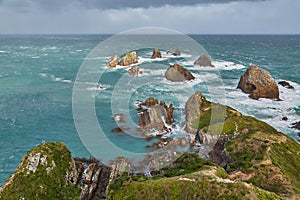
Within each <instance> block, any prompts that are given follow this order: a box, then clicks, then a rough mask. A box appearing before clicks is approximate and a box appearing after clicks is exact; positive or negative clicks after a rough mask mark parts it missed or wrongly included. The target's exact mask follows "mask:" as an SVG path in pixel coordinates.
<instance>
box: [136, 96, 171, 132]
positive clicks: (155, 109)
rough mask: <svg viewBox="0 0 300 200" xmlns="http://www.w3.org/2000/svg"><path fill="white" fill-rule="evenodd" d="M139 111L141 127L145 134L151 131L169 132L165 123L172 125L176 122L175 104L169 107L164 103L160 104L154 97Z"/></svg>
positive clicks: (143, 104)
mask: <svg viewBox="0 0 300 200" xmlns="http://www.w3.org/2000/svg"><path fill="white" fill-rule="evenodd" d="M137 111H138V115H139V126H140V128H142V129H144V130H145V132H149V131H150V130H151V129H155V130H157V131H162V132H165V131H169V130H168V129H167V127H166V125H165V123H166V124H172V123H173V122H174V119H173V111H174V107H173V104H170V105H169V107H168V106H167V105H166V104H165V102H164V101H161V102H160V103H158V100H157V99H154V98H152V97H150V98H148V99H147V100H146V101H145V102H144V103H142V104H140V106H139V108H138V109H137Z"/></svg>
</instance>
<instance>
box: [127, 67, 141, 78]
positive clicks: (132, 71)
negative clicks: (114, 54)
mask: <svg viewBox="0 0 300 200" xmlns="http://www.w3.org/2000/svg"><path fill="white" fill-rule="evenodd" d="M128 73H129V74H130V75H131V76H137V75H139V74H140V67H139V66H133V67H131V69H129V70H128Z"/></svg>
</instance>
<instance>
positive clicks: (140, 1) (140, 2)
mask: <svg viewBox="0 0 300 200" xmlns="http://www.w3.org/2000/svg"><path fill="white" fill-rule="evenodd" d="M2 1H4V2H8V3H9V4H10V5H11V6H16V7H22V8H23V9H25V8H30V7H32V6H38V7H40V8H42V9H43V10H49V11H59V10H65V9H68V8H69V7H82V8H88V9H99V10H105V9H122V8H149V7H162V6H166V5H172V6H193V5H198V4H216V3H217V4H219V3H230V2H242V1H248V2H251V1H252V2H258V1H267V0H185V1H184V0H23V1H20V0H0V5H1V2H2Z"/></svg>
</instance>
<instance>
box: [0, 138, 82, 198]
mask: <svg viewBox="0 0 300 200" xmlns="http://www.w3.org/2000/svg"><path fill="white" fill-rule="evenodd" d="M37 153H41V155H47V163H48V164H47V165H42V164H39V165H38V168H37V171H36V172H35V173H33V172H30V174H27V169H26V166H27V163H28V161H27V159H28V157H29V156H32V155H36V154H37ZM71 159H72V157H71V153H70V151H69V150H68V149H67V147H66V146H65V145H64V144H63V143H59V142H55V143H44V144H42V145H40V146H38V147H36V148H34V149H33V150H31V151H30V152H28V153H27V154H26V155H25V156H24V157H23V159H22V161H21V164H20V165H19V167H18V168H17V170H16V171H15V173H14V175H13V176H12V177H11V178H10V179H8V180H7V181H6V183H4V185H6V186H5V187H4V188H3V190H2V191H1V193H0V196H1V198H0V199H9V200H14V199H21V198H25V199H78V197H79V194H80V189H79V188H76V187H75V186H74V185H69V184H67V183H66V179H65V177H66V172H67V170H68V168H69V166H70V162H71ZM52 160H53V161H54V162H55V163H56V166H55V167H54V168H53V170H52V171H50V172H49V173H47V172H46V168H47V167H52ZM9 182H10V183H9Z"/></svg>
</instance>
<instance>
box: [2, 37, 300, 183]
mask: <svg viewBox="0 0 300 200" xmlns="http://www.w3.org/2000/svg"><path fill="white" fill-rule="evenodd" d="M109 37H110V35H0V185H2V184H3V182H4V181H5V180H6V179H7V178H8V177H9V176H10V175H11V174H12V173H13V172H14V170H15V169H16V167H17V166H18V164H19V162H20V160H21V158H22V157H23V156H24V154H25V153H26V152H27V151H29V150H30V149H32V148H33V147H35V146H37V145H39V144H40V143H42V142H46V141H61V142H64V143H65V144H66V145H67V146H68V148H69V149H70V150H71V152H72V154H73V156H77V157H90V153H89V152H88V151H87V150H86V148H85V147H84V145H83V144H82V142H81V140H80V137H79V136H78V134H77V130H76V128H75V125H74V120H73V114H72V90H73V85H74V82H75V79H76V75H77V72H78V69H79V68H80V66H81V64H82V62H83V61H84V59H85V58H86V57H87V56H88V54H89V53H90V52H91V51H92V50H93V49H94V48H95V47H96V46H97V45H98V44H100V43H101V42H103V41H105V40H106V39H107V38H109ZM190 37H191V38H193V39H194V40H195V41H197V42H198V43H199V44H201V45H202V46H203V47H204V48H205V49H206V51H207V52H208V53H209V55H210V56H211V57H212V59H213V65H215V68H214V69H208V68H206V69H200V70H195V69H194V66H193V62H194V60H195V59H196V57H194V56H193V55H192V54H191V52H190V50H189V49H180V50H181V52H182V55H181V56H179V57H174V56H170V55H168V54H167V53H166V52H167V50H168V49H169V48H176V47H172V46H171V45H170V46H167V47H165V49H162V50H161V52H162V55H163V58H162V59H158V60H155V61H153V60H151V59H150V58H151V54H152V50H153V49H147V47H145V48H143V49H134V50H136V52H137V55H138V57H139V60H140V63H138V65H139V66H140V68H141V70H142V71H143V74H142V75H140V77H145V76H147V77H148V78H150V79H153V80H155V82H156V83H157V84H158V86H156V85H155V84H154V85H152V86H149V85H148V86H147V85H146V86H144V87H139V88H138V89H136V90H135V91H130V88H131V86H130V83H128V87H127V89H128V92H132V97H131V100H130V105H128V106H129V109H130V112H131V115H132V118H133V120H135V121H137V116H136V114H135V109H136V102H137V101H143V100H145V99H146V98H148V97H150V96H153V97H155V98H159V100H165V101H166V103H173V104H174V105H175V120H176V121H178V122H179V121H180V122H182V118H183V115H182V112H183V108H184V106H183V105H179V104H178V102H179V100H178V97H180V94H174V93H173V92H172V91H171V90H170V88H171V87H172V84H173V86H174V83H171V82H169V81H167V80H166V79H165V78H164V72H165V70H166V69H167V67H168V66H169V65H170V64H173V63H178V64H181V65H183V66H185V67H186V68H187V69H189V70H190V71H191V72H192V73H193V74H194V75H195V77H196V80H195V81H192V82H187V83H185V84H186V85H188V86H189V87H192V88H193V89H194V90H195V91H200V92H202V93H203V94H204V95H205V96H207V98H208V99H210V91H209V90H208V88H209V87H210V84H212V85H213V81H208V80H214V79H213V77H214V76H215V72H216V71H218V73H219V74H220V78H221V79H222V81H223V87H224V88H223V89H224V91H225V93H224V95H225V96H226V104H227V105H229V106H232V107H233V108H235V109H237V110H239V111H241V112H242V113H243V114H245V115H251V116H254V117H256V118H258V119H260V120H263V121H265V122H267V123H269V124H271V125H272V126H274V127H275V128H276V129H277V130H279V131H282V132H283V133H285V134H287V135H289V136H290V137H292V138H294V139H295V140H298V139H299V137H298V136H297V134H298V132H299V131H297V130H295V129H292V128H290V127H291V124H292V123H293V122H296V121H299V120H300V35H190ZM99 59H100V60H101V61H100V62H102V63H103V65H99V68H103V69H104V68H105V74H104V75H103V77H102V78H101V80H100V81H99V83H95V82H85V83H83V84H86V85H87V87H86V88H87V89H89V90H91V91H92V90H96V97H95V98H96V100H95V101H96V103H95V110H96V112H97V116H98V117H99V123H100V124H101V127H102V129H103V131H104V132H105V134H106V136H107V137H108V138H109V139H110V140H111V141H112V142H113V143H115V144H117V145H118V146H119V147H121V148H124V149H126V150H129V151H137V152H147V151H148V150H147V148H145V146H146V145H151V141H145V140H144V139H141V138H136V137H130V136H128V135H126V134H122V133H112V132H111V129H112V128H114V127H116V123H115V121H114V119H113V118H112V115H113V114H112V111H111V96H112V94H113V92H114V90H115V85H116V82H117V81H118V80H119V79H120V77H122V76H123V75H124V74H126V73H127V70H128V69H129V68H128V67H125V68H120V67H117V68H116V69H113V70H110V69H106V68H107V67H106V66H105V63H106V62H107V60H108V57H100V58H99ZM158 65H159V66H160V68H155V67H154V66H158ZM250 65H258V66H260V67H262V68H264V69H266V70H268V71H269V72H270V73H271V74H272V76H273V77H274V78H275V80H276V82H278V81H281V80H286V81H288V82H289V83H290V84H291V85H292V86H293V87H294V88H295V89H294V90H291V89H287V88H284V87H282V86H279V90H280V98H281V99H282V100H283V101H272V100H268V99H260V100H258V101H257V100H252V99H249V98H248V95H247V94H244V93H243V92H241V91H240V90H238V89H236V87H237V84H238V81H239V78H240V76H241V75H242V74H243V73H244V72H245V71H246V69H247V67H248V66H250ZM136 78H139V77H136ZM99 86H100V87H99ZM168 86H169V87H168ZM183 87H184V86H183ZM183 98H187V97H183ZM282 117H287V118H288V120H287V121H283V120H282ZM182 126H183V124H177V127H176V129H175V132H177V134H178V135H180V134H184V130H183V127H182ZM152 142H153V141H152ZM106 151H109V150H106Z"/></svg>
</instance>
